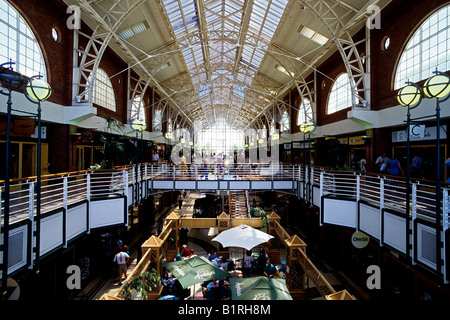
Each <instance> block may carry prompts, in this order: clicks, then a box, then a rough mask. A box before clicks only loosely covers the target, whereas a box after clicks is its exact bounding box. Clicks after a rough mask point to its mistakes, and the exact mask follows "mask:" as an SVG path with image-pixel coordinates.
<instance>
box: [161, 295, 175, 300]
mask: <svg viewBox="0 0 450 320" xmlns="http://www.w3.org/2000/svg"><path fill="white" fill-rule="evenodd" d="M158 300H180V299H178V298H177V297H175V296H172V295H168V296H162V297H161V298H159V299H158Z"/></svg>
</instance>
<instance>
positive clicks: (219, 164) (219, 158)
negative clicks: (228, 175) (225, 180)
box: [216, 152, 223, 179]
mask: <svg viewBox="0 0 450 320" xmlns="http://www.w3.org/2000/svg"><path fill="white" fill-rule="evenodd" d="M216 165H217V179H220V176H221V174H222V170H223V156H222V152H220V153H219V154H218V155H217V157H216Z"/></svg>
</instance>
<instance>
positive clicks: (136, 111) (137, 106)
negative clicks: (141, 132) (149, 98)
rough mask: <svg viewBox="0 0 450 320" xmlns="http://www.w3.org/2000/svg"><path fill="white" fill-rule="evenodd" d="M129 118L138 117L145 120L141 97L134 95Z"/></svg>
mask: <svg viewBox="0 0 450 320" xmlns="http://www.w3.org/2000/svg"><path fill="white" fill-rule="evenodd" d="M130 119H133V120H134V119H139V120H142V121H144V123H146V121H145V107H144V102H143V101H142V99H141V97H135V98H134V99H133V102H132V103H131V113H130Z"/></svg>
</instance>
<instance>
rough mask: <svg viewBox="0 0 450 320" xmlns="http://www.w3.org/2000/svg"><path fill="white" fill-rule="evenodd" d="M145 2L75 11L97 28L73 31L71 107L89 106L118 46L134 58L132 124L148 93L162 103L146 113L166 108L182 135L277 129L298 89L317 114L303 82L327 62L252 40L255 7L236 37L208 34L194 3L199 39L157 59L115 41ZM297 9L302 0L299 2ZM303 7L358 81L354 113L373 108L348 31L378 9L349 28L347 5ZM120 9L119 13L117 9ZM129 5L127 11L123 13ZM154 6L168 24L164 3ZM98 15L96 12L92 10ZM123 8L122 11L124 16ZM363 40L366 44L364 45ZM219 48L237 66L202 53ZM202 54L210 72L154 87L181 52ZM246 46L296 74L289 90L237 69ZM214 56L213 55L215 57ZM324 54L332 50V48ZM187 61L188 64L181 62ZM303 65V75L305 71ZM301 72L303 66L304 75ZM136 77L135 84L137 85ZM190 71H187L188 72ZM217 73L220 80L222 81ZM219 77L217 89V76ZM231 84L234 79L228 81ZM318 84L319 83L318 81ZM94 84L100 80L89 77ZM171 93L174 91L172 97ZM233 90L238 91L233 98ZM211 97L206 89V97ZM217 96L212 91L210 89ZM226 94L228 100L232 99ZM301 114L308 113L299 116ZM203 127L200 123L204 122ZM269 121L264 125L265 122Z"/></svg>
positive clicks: (194, 36)
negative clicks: (222, 120) (219, 123)
mask: <svg viewBox="0 0 450 320" xmlns="http://www.w3.org/2000/svg"><path fill="white" fill-rule="evenodd" d="M145 1H146V0H125V1H121V2H119V1H111V2H108V3H109V7H106V8H105V4H106V1H99V2H101V4H102V5H101V6H100V5H98V4H96V3H95V2H93V1H88V0H79V1H78V4H79V6H80V8H81V9H82V11H83V13H85V14H87V15H88V16H89V18H90V19H93V20H94V21H95V22H96V23H97V27H96V28H95V29H94V30H93V31H92V34H90V35H88V34H85V33H83V32H81V31H80V30H76V29H75V43H74V44H75V51H76V54H75V55H74V62H75V64H74V97H75V99H74V100H75V101H74V103H75V104H76V103H91V101H92V99H91V95H92V87H93V86H94V85H95V83H94V81H95V80H92V81H89V76H90V75H91V74H95V73H96V72H97V69H98V67H99V64H100V61H101V59H102V57H103V54H104V53H105V50H106V48H107V47H108V45H109V43H110V42H111V40H112V41H114V42H115V43H116V44H118V45H119V47H120V48H121V49H122V50H123V51H124V52H125V53H126V54H127V55H128V57H129V58H130V63H129V68H128V78H129V82H128V84H129V85H128V88H129V93H128V101H129V103H128V110H129V112H128V114H129V115H130V116H131V104H132V102H133V101H134V100H135V98H136V97H140V98H141V99H142V97H143V95H144V93H145V92H146V90H147V88H148V87H152V88H157V90H158V93H159V94H160V96H161V99H162V100H161V101H158V102H157V103H155V102H154V101H152V104H151V105H149V106H147V107H152V108H155V107H158V108H161V106H164V110H169V109H170V110H171V111H170V112H169V114H168V115H169V117H170V118H171V119H173V120H174V121H176V119H178V118H179V120H178V122H177V123H178V124H179V125H182V126H183V127H186V128H190V129H192V128H193V127H194V126H198V125H199V123H200V126H201V127H207V126H209V125H212V124H213V123H214V121H215V119H216V118H217V117H219V116H221V117H226V118H227V119H228V122H229V123H230V125H233V126H234V127H235V128H240V129H243V128H244V129H245V128H249V127H253V128H262V126H263V125H265V124H266V123H265V122H267V123H270V122H271V121H277V116H276V114H272V112H273V111H274V110H276V111H277V114H282V113H283V112H284V111H287V112H288V114H289V115H290V108H292V107H293V106H292V105H291V102H290V101H285V100H283V99H284V97H285V96H286V94H287V93H288V92H289V91H290V90H292V89H293V88H295V89H297V91H298V93H299V95H300V97H301V100H303V99H308V100H309V101H310V102H311V105H312V108H313V115H315V113H316V103H315V100H316V99H315V83H311V81H310V80H309V81H307V80H306V77H307V76H308V75H310V74H311V72H316V69H315V64H316V62H317V61H318V60H319V59H320V58H321V57H322V55H323V53H321V54H318V55H317V57H316V59H315V60H313V61H309V62H307V61H305V60H304V59H302V57H298V56H296V55H295V54H294V53H292V52H289V51H287V50H286V49H284V48H283V47H281V46H280V45H279V44H274V43H271V41H268V40H267V39H266V38H265V37H263V36H257V35H255V34H252V33H248V32H247V27H248V24H249V23H250V12H251V7H252V5H253V1H251V0H249V1H245V2H244V6H243V8H242V26H241V28H240V29H239V30H238V31H236V30H206V21H205V20H204V11H205V10H208V9H206V8H205V5H204V2H203V1H199V0H196V1H195V4H196V6H197V10H198V17H199V19H198V25H199V26H198V28H199V30H200V31H201V32H196V33H187V34H186V35H185V36H184V37H182V38H179V39H176V38H175V37H174V39H176V40H174V41H173V42H171V43H168V44H166V45H164V46H162V47H159V48H158V49H156V50H153V51H152V52H142V56H139V57H138V56H136V55H135V54H134V53H133V52H132V50H130V48H129V44H128V43H127V42H126V41H124V40H123V39H121V38H120V37H119V36H118V35H117V33H118V30H119V29H120V27H121V25H122V24H123V22H124V21H125V20H126V19H127V18H128V17H129V16H130V15H131V14H132V13H133V11H134V10H135V9H136V8H138V7H139V6H140V5H141V4H142V3H144V2H145ZM297 1H298V2H300V1H299V0H297ZM301 2H302V3H304V4H305V5H306V6H307V7H308V10H309V11H310V12H312V13H313V14H314V16H315V17H316V18H317V19H319V20H320V21H321V23H322V24H323V25H324V26H325V27H326V29H327V31H328V33H329V35H330V39H331V40H332V41H333V43H334V44H335V46H336V48H337V50H338V51H339V53H340V54H341V57H342V60H343V62H344V65H345V69H346V71H347V74H348V75H349V76H350V77H351V78H352V79H353V81H350V83H351V84H352V93H353V107H354V108H361V107H363V108H367V107H370V103H369V101H370V95H369V88H370V87H369V83H368V72H367V70H366V69H365V66H366V65H368V62H367V61H366V63H364V60H365V59H367V57H365V56H361V54H360V52H359V51H358V49H357V46H358V45H359V44H360V43H356V42H355V41H354V40H353V38H352V35H351V34H350V31H351V30H352V28H353V27H354V26H355V25H356V24H358V23H359V24H361V21H363V20H364V19H367V16H368V8H369V7H370V6H371V5H374V4H376V3H377V2H378V1H376V0H372V1H368V2H367V3H366V4H365V5H364V6H363V7H362V8H361V9H359V10H358V9H355V8H352V7H350V6H348V8H347V9H348V11H349V14H350V15H351V18H350V19H347V20H346V22H345V23H344V22H343V20H342V19H341V17H340V16H339V13H338V12H337V10H335V9H336V8H337V7H342V6H343V3H344V4H345V2H342V1H329V0H328V1H327V0H319V1H316V0H315V1H312V0H305V1H301ZM119 3H120V4H121V5H119ZM124 4H125V5H124ZM157 4H158V6H159V8H160V10H161V13H162V14H163V15H165V16H164V18H165V20H166V22H167V21H168V18H167V13H166V11H165V8H164V5H163V2H162V0H160V1H157ZM94 7H95V8H94ZM123 8H125V9H123ZM166 26H167V28H168V30H169V32H170V33H172V34H173V30H172V29H171V28H170V24H169V23H168V22H167V24H166ZM80 37H83V38H85V39H86V40H87V45H86V47H85V48H82V47H80V46H79V38H80ZM364 41H366V39H364V40H363V42H364ZM217 45H221V46H222V47H221V48H220V50H222V52H227V51H231V50H232V51H233V52H234V50H235V51H236V59H235V60H230V59H222V60H220V61H219V60H217V59H213V58H211V57H209V52H210V50H205V48H208V47H209V48H210V49H211V48H212V47H216V46H217ZM197 46H200V47H201V48H202V50H203V53H204V55H205V60H206V61H207V63H206V64H205V65H201V66H196V68H191V69H190V70H189V72H185V73H181V74H178V75H176V76H175V77H173V78H171V79H168V80H166V81H164V82H163V83H160V82H158V81H157V80H156V78H155V74H156V73H157V72H158V71H159V69H160V68H161V67H162V66H163V65H165V64H167V62H168V61H169V60H170V59H171V58H172V57H173V56H174V55H178V56H182V54H181V52H182V51H184V50H194V49H195V47H197ZM245 46H252V47H253V48H256V49H257V50H259V51H261V52H264V53H265V54H266V55H268V56H271V57H272V58H273V59H274V60H276V61H278V62H279V64H280V65H281V66H283V67H284V68H285V69H286V70H289V71H293V74H295V77H292V79H291V81H290V82H288V83H286V84H280V83H278V82H277V81H275V80H274V79H272V78H269V77H267V76H265V75H264V74H262V73H259V72H258V71H255V70H253V69H252V68H251V66H245V65H243V64H241V63H239V61H240V59H241V58H242V54H243V50H244V47H245ZM211 50H214V49H211ZM326 50H331V49H330V48H328V49H326ZM182 60H183V59H182ZM305 65H306V68H305ZM299 66H303V68H300V67H299ZM131 69H133V70H134V71H135V72H136V73H137V74H138V78H135V77H133V74H132V72H131ZM205 69H206V73H207V75H208V76H207V80H205V81H203V82H202V81H197V82H196V83H193V78H195V76H196V75H199V74H200V73H201V72H203V71H204V70H205ZM186 70H188V68H186ZM218 71H220V73H221V75H218V76H217V72H218ZM238 72H240V73H241V74H242V75H243V76H248V77H252V79H253V81H252V83H251V85H249V84H248V83H246V82H243V81H242V80H240V79H239V77H238ZM213 75H215V76H216V77H215V79H214V81H212V80H211V79H212V76H213ZM230 76H231V77H230ZM313 78H315V77H313ZM91 79H95V77H91ZM207 87H209V88H214V89H215V90H218V92H220V94H219V95H218V96H212V95H211V94H202V90H203V88H207ZM173 88H177V89H176V90H174V89H173ZM233 88H235V91H234V92H233ZM205 90H206V89H205ZM211 90H212V89H211ZM228 94H229V95H228ZM85 95H87V97H88V100H87V101H83V99H82V97H84V96H85ZM300 112H306V111H305V110H300ZM199 119H201V121H200V122H199ZM262 119H265V120H266V121H263V120H262Z"/></svg>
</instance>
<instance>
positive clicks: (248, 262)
mask: <svg viewBox="0 0 450 320" xmlns="http://www.w3.org/2000/svg"><path fill="white" fill-rule="evenodd" d="M252 271H253V255H252V251H251V250H247V252H246V253H245V255H244V266H243V268H242V273H243V275H244V277H246V276H251V274H252Z"/></svg>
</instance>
